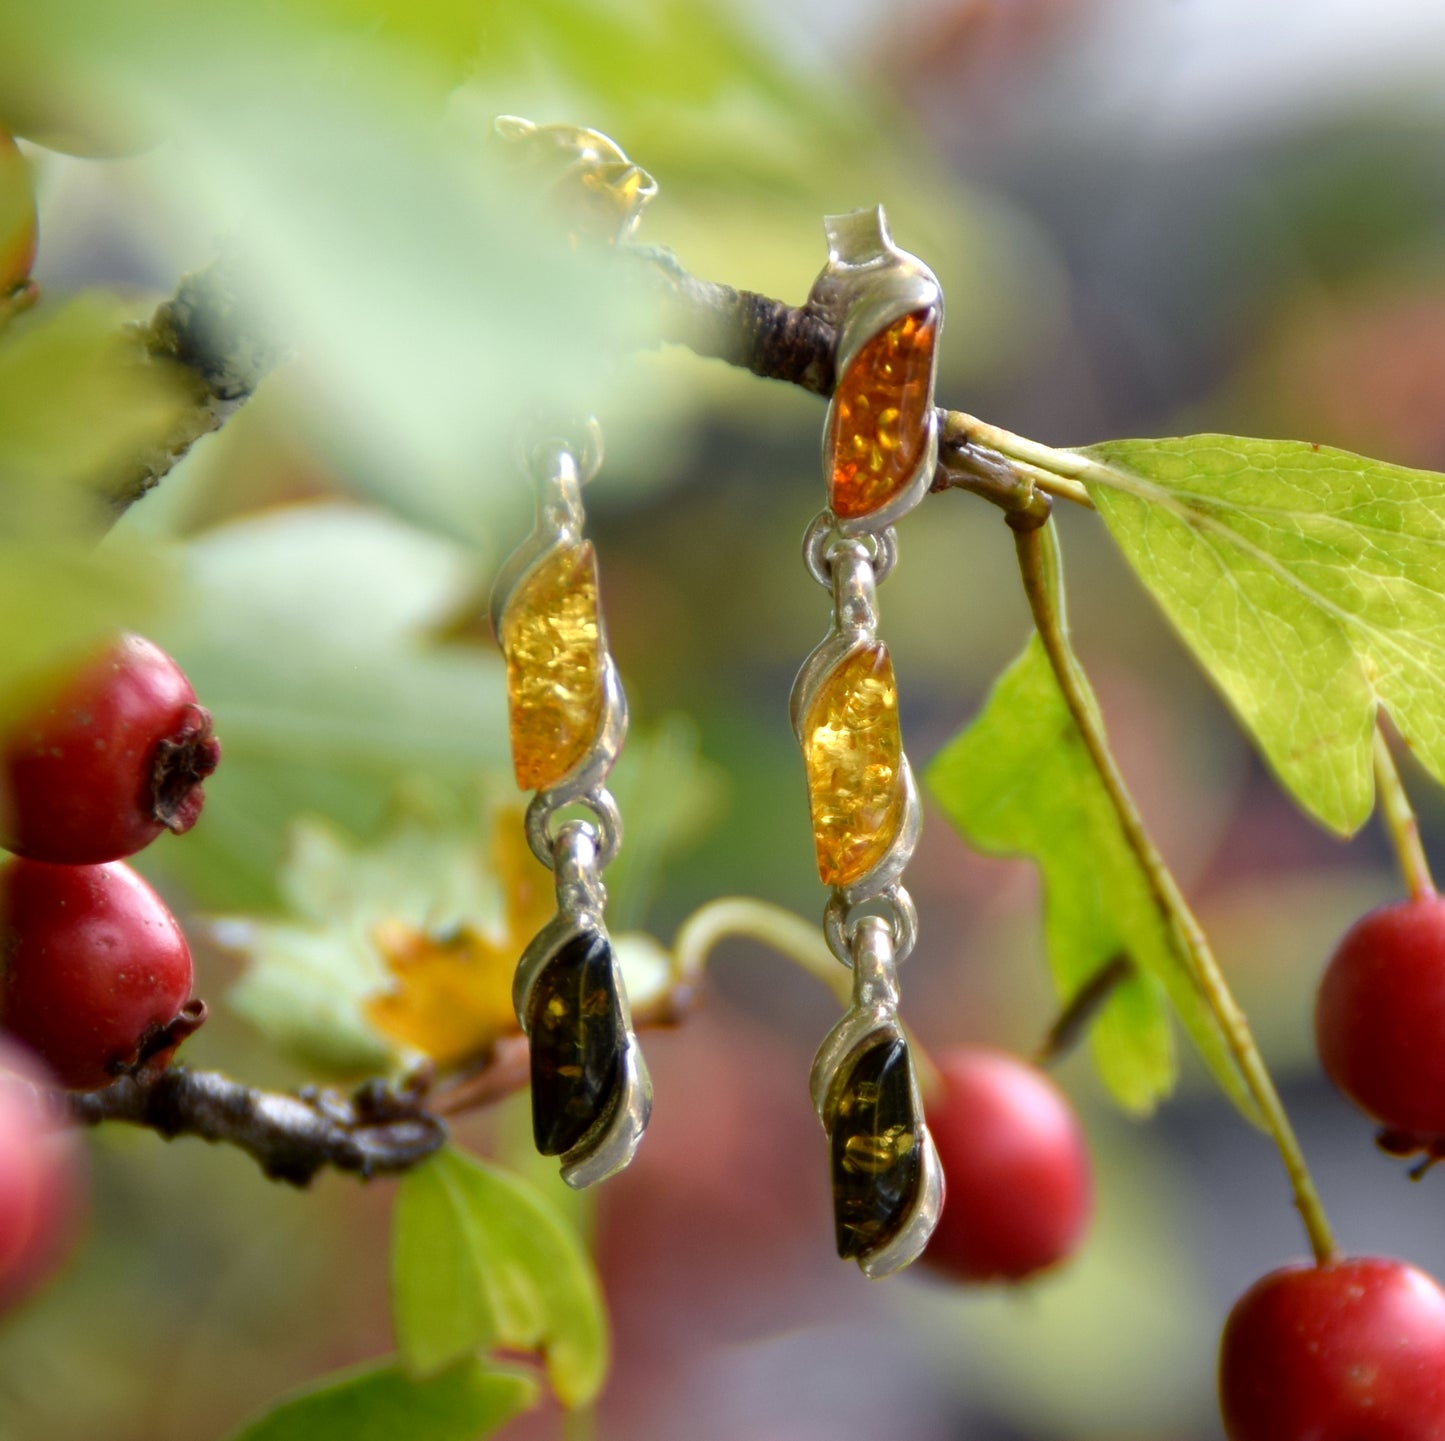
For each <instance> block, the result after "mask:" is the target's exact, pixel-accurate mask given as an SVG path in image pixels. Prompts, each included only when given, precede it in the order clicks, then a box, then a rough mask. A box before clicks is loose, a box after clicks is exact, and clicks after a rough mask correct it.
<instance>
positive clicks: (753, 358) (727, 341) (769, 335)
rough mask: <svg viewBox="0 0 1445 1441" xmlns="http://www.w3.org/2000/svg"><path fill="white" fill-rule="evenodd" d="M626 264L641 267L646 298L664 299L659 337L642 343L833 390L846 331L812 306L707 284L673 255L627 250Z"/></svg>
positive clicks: (638, 275) (819, 390)
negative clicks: (675, 347) (682, 348)
mask: <svg viewBox="0 0 1445 1441" xmlns="http://www.w3.org/2000/svg"><path fill="white" fill-rule="evenodd" d="M619 259H620V260H622V261H623V263H625V264H630V265H632V266H634V267H636V268H635V270H634V272H633V279H634V280H635V281H636V283H637V284H638V286H639V288H640V289H641V290H642V292H643V293H644V295H645V296H646V297H648V298H650V299H652V300H655V301H657V302H659V305H658V306H657V307H655V308H654V307H644V309H645V310H648V309H652V310H654V313H656V314H658V315H659V316H660V319H661V325H660V329H659V331H658V333H657V334H656V335H654V336H640V337H638V340H639V343H641V344H649V343H650V344H656V343H657V342H659V341H664V342H667V343H669V344H672V345H683V346H686V347H687V349H689V350H691V351H692V352H694V354H697V355H701V356H705V357H708V358H711V359H714V360H723V361H726V362H727V363H728V364H729V365H736V366H738V367H740V368H741V369H743V370H750V371H751V372H752V373H753V374H754V375H758V376H761V377H762V378H763V379H764V380H781V381H783V382H785V383H786V384H788V385H797V386H801V387H802V389H804V390H806V391H809V392H811V393H812V394H813V395H821V396H823V397H825V398H826V397H827V396H830V395H832V393H833V385H834V379H835V377H834V371H833V357H834V355H835V354H836V353H837V348H838V332H837V330H836V329H835V328H834V327H833V326H832V325H830V324H829V323H828V322H827V321H825V320H824V319H822V317H821V316H819V315H818V314H816V313H815V312H814V311H812V310H810V309H809V308H808V307H807V306H801V307H796V308H795V307H793V306H790V305H785V304H784V303H783V302H782V301H781V300H771V299H769V298H768V297H767V296H766V295H758V294H756V293H754V292H753V291H751V290H734V289H733V288H732V286H730V285H720V284H718V283H717V282H716V281H712V280H702V279H700V278H699V277H698V276H696V275H693V274H691V273H690V272H689V271H688V270H686V269H685V268H684V267H683V265H682V264H681V262H680V261H679V260H678V259H677V257H676V256H675V255H673V254H672V253H671V252H670V251H667V250H660V249H656V248H653V247H643V246H632V247H625V248H624V249H623V250H622V251H621V252H620V253H619Z"/></svg>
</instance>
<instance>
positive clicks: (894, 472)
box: [828, 310, 938, 520]
mask: <svg viewBox="0 0 1445 1441" xmlns="http://www.w3.org/2000/svg"><path fill="white" fill-rule="evenodd" d="M937 338H938V325H937V322H936V320H935V316H934V312H933V311H932V310H915V311H913V312H912V313H911V314H909V315H905V316H904V317H903V318H902V319H901V320H895V321H894V322H893V324H892V325H890V326H889V327H888V328H887V330H880V331H879V332H878V334H877V335H875V336H874V337H873V339H872V340H870V341H869V342H868V343H867V344H866V345H865V346H864V347H863V348H862V349H861V350H860V351H859V352H858V354H857V355H856V356H854V358H853V363H852V364H851V365H850V366H849V367H848V369H847V371H846V373H845V374H844V376H843V378H842V380H840V381H839V383H838V389H837V391H836V393H835V394H834V396H833V412H832V414H833V421H832V427H831V429H830V431H829V434H828V457H829V471H830V478H829V483H828V494H829V504H830V505H831V506H832V508H833V514H834V515H836V516H838V517H839V519H841V520H852V519H856V518H857V517H859V516H864V515H872V514H873V512H874V511H876V510H881V509H882V507H883V506H885V505H887V504H888V502H889V501H890V500H892V499H893V497H894V496H895V495H897V494H898V493H899V491H901V490H905V489H906V488H907V486H908V482H909V481H910V480H911V479H912V477H913V472H914V471H915V470H916V469H917V468H918V462H919V460H920V459H922V456H923V447H924V443H925V441H926V440H927V438H928V398H929V397H928V392H929V381H930V379H931V377H932V374H933V347H934V342H935V341H936V340H937Z"/></svg>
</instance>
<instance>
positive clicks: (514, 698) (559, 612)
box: [501, 541, 603, 791]
mask: <svg viewBox="0 0 1445 1441" xmlns="http://www.w3.org/2000/svg"><path fill="white" fill-rule="evenodd" d="M501 643H502V653H503V654H504V655H505V656H506V658H507V699H508V701H509V703H510V709H511V722H512V765H513V768H514V769H515V771H516V773H517V784H518V785H519V786H520V787H521V788H522V789H523V790H524V791H531V790H545V789H546V788H547V787H548V786H553V785H556V784H557V782H558V781H560V780H561V779H562V778H563V776H565V775H566V774H567V773H568V772H569V771H571V770H572V769H573V767H575V766H576V765H577V763H578V762H579V761H581V760H582V759H583V757H584V756H585V755H586V754H587V752H588V750H589V749H590V748H591V746H592V742H593V740H594V739H595V738H596V736H597V732H598V729H599V728H600V726H601V724H602V660H603V650H602V634H601V627H600V625H599V624H598V619H597V558H596V556H595V555H594V554H593V551H592V545H591V543H590V542H589V541H582V542H580V543H579V544H577V545H574V546H568V547H565V548H564V549H561V550H558V551H555V552H554V553H553V554H551V555H549V556H547V558H546V559H545V560H543V561H542V562H541V563H540V564H539V565H537V566H536V567H535V568H534V569H533V570H532V571H531V572H530V573H529V574H528V575H527V576H526V577H525V578H524V579H523V580H522V582H521V584H520V585H518V587H517V589H516V590H515V591H514V592H513V593H512V595H511V597H510V599H509V600H508V601H507V608H506V610H505V612H504V613H503V615H502V634H501Z"/></svg>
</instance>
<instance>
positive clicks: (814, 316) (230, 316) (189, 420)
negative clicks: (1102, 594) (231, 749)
mask: <svg viewBox="0 0 1445 1441" xmlns="http://www.w3.org/2000/svg"><path fill="white" fill-rule="evenodd" d="M617 262H618V264H619V265H620V266H623V267H626V271H625V275H626V279H627V281H628V283H630V284H632V285H633V286H635V287H636V289H637V291H638V293H639V297H640V299H641V300H642V301H643V302H644V303H642V304H640V305H639V306H638V313H639V314H643V315H647V316H648V317H649V318H650V322H651V323H652V324H654V325H655V327H656V328H655V329H649V330H648V331H646V332H639V333H637V334H635V335H632V336H630V337H628V339H629V340H630V341H631V343H633V344H635V345H638V346H640V347H641V346H655V345H659V344H673V345H682V346H685V347H686V348H687V349H689V350H691V351H693V352H694V353H695V354H697V355H700V356H704V357H706V358H710V359H716V360H721V361H724V362H725V363H727V364H728V365H734V366H737V367H739V368H740V369H743V370H747V371H750V372H751V373H752V374H754V375H757V376H760V377H762V378H763V379H764V380H778V381H782V382H783V383H784V384H787V385H796V386H798V387H800V388H801V389H803V390H806V391H808V392H809V393H810V394H812V395H818V396H822V397H824V398H825V399H826V398H827V397H828V396H830V395H832V393H833V386H834V384H835V381H836V375H835V371H834V363H833V362H834V356H835V353H836V350H837V344H838V332H837V330H836V328H835V327H834V326H833V325H832V324H830V323H829V322H828V321H827V320H825V319H823V318H822V316H820V315H819V314H818V313H817V312H816V311H815V310H813V309H812V308H811V307H810V306H808V305H802V306H791V305H787V304H785V303H784V302H783V301H781V300H773V299H771V298H770V297H768V296H766V295H759V294H757V293H755V292H753V291H750V290H735V289H734V288H733V287H732V286H730V285H722V284H720V283H718V282H717V281H712V280H704V279H702V278H701V277H699V276H696V275H693V274H692V273H691V272H690V271H688V270H687V269H686V268H685V267H684V266H683V265H682V264H681V263H680V262H679V261H678V259H677V258H676V256H674V255H673V254H672V253H671V252H670V251H666V250H661V249H657V248H655V247H647V246H623V247H621V248H620V249H619V251H618V253H617ZM241 275H242V271H241V267H240V265H239V263H238V262H237V261H236V259H235V258H234V257H223V258H222V259H221V260H218V261H217V262H216V263H215V264H213V265H211V266H210V267H208V268H207V269H205V270H203V271H199V272H197V273H196V274H194V275H189V276H187V277H185V279H183V280H182V281H181V284H180V286H179V287H178V288H177V290H176V293H175V295H174V296H173V297H172V298H171V299H170V300H168V301H166V302H165V303H164V304H163V305H161V306H160V308H159V309H158V310H157V311H156V313H155V315H154V317H153V318H152V319H151V322H150V324H149V325H148V326H146V327H145V328H144V329H143V330H142V331H141V332H139V337H138V338H139V342H140V344H139V352H140V354H139V359H140V360H141V362H142V363H149V364H156V363H171V364H176V365H179V366H180V367H182V368H183V370H184V372H185V374H186V378H187V380H188V382H189V384H190V386H191V390H192V395H191V404H190V405H189V406H188V407H187V408H186V410H185V413H184V414H183V416H182V418H181V420H180V422H179V423H178V425H177V426H176V428H175V430H174V431H172V432H171V434H169V435H167V436H165V437H163V438H162V439H161V440H160V441H159V442H158V443H157V444H156V445H155V446H153V447H152V448H150V449H149V450H148V451H147V452H145V453H144V454H142V455H140V456H138V457H136V459H135V460H134V462H133V463H132V464H131V466H130V467H129V468H128V469H127V470H126V471H125V472H123V473H122V474H120V475H118V476H117V477H116V478H115V480H114V482H113V484H112V485H111V487H110V493H111V497H112V501H113V504H114V507H115V511H116V514H120V513H121V512H122V511H124V510H125V509H126V507H127V506H129V505H132V504H133V503H134V502H135V501H137V500H139V499H140V498H141V496H143V495H144V494H145V493H146V492H147V491H148V490H150V489H151V488H152V487H153V486H155V485H156V484H157V483H158V482H159V481H160V480H161V479H162V477H164V476H165V475H166V473H167V472H168V471H169V470H170V469H171V468H172V467H173V466H174V465H175V464H176V463H177V462H178V461H179V460H180V459H181V457H182V456H184V455H185V454H186V452H187V451H188V450H189V449H190V448H191V446H192V445H194V444H195V442H196V441H197V440H199V439H200V438H201V437H202V436H203V435H206V434H208V433H209V432H211V431H213V430H218V429H219V428H220V427H221V426H222V425H223V424H224V423H225V421H226V420H227V419H228V418H229V417H230V416H231V415H232V414H234V413H235V411H236V410H237V409H238V408H239V407H240V406H241V405H243V404H244V403H245V402H246V400H248V399H249V398H250V396H251V395H252V394H253V393H254V391H255V389H256V387H257V386H258V385H259V384H260V382H261V381H262V380H263V379H264V378H265V376H266V375H267V374H268V373H269V372H270V371H271V370H272V369H274V367H275V366H276V365H277V364H278V363H279V362H280V361H281V360H282V359H283V358H284V356H285V354H286V347H285V344H284V342H283V341H282V339H281V338H280V331H279V328H273V327H272V326H271V325H270V324H269V323H268V322H266V321H264V320H263V319H260V318H258V317H259V311H258V309H257V306H256V305H255V303H254V297H253V295H252V294H251V292H250V290H249V289H248V288H247V287H246V286H244V285H243V283H242V279H241ZM647 302H653V303H647ZM939 433H940V447H939V462H938V472H937V475H936V476H935V478H934V482H933V487H932V488H933V489H934V490H935V491H940V490H966V491H969V492H971V493H972V494H974V495H978V496H981V497H982V498H983V499H984V500H987V501H989V502H991V503H992V504H994V505H997V506H999V507H1000V508H1001V509H1002V510H1004V511H1006V512H1008V513H1010V514H1012V513H1016V512H1019V511H1023V512H1024V513H1026V514H1029V515H1033V516H1036V517H1038V518H1043V517H1045V516H1046V515H1047V506H1048V496H1049V495H1054V496H1060V497H1062V498H1064V499H1066V500H1070V501H1073V502H1075V503H1076V504H1079V505H1084V506H1088V505H1091V502H1090V500H1089V497H1088V494H1087V493H1086V492H1085V490H1084V487H1083V486H1082V485H1081V484H1080V483H1079V481H1078V479H1077V476H1078V474H1079V473H1081V472H1080V467H1082V466H1084V465H1085V464H1086V462H1085V461H1084V460H1083V459H1082V457H1079V456H1075V455H1073V454H1072V453H1071V452H1069V451H1060V450H1053V449H1051V448H1050V447H1048V446H1045V445H1039V444H1038V443H1037V442H1035V441H1030V440H1026V439H1025V438H1023V437H1021V436H1015V435H1013V434H1012V433H1011V432H1009V431H1006V430H1001V429H999V428H998V427H996V426H991V425H988V424H987V423H986V422H984V421H980V420H977V419H976V418H975V417H973V416H969V415H965V414H963V413H962V412H960V411H953V410H946V409H940V411H939Z"/></svg>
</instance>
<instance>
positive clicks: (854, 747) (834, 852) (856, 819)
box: [803, 641, 906, 886]
mask: <svg viewBox="0 0 1445 1441" xmlns="http://www.w3.org/2000/svg"><path fill="white" fill-rule="evenodd" d="M803 761H804V764H805V766H806V767H807V772H808V804H809V806H810V808H811V810H812V814H813V844H814V845H815V846H816V848H817V851H818V874H819V876H821V877H822V879H823V882H824V884H825V885H830V886H851V885H852V884H853V883H854V882H855V881H858V880H861V879H862V877H864V876H866V875H867V874H868V872H869V871H871V870H872V869H873V867H874V866H875V865H877V864H878V862H879V861H880V860H881V859H882V858H883V856H884V855H886V854H887V852H888V848H889V847H890V846H891V845H892V844H893V839H894V837H895V836H896V835H897V834H898V830H899V828H900V827H901V825H902V824H903V817H904V808H905V805H906V794H905V791H904V786H903V740H902V737H901V736H900V734H899V730H898V691H897V688H896V686H895V685H894V681H893V662H892V661H891V660H890V659H889V657H888V648H887V646H885V645H884V644H883V643H882V642H881V641H874V642H873V643H872V644H871V645H866V646H863V647H862V648H861V649H859V650H856V651H853V652H852V653H851V654H850V655H848V656H847V657H845V659H844V660H843V662H842V664H840V665H839V666H838V667H837V668H836V669H834V670H833V672H832V673H831V674H830V675H829V676H828V677H827V678H826V679H825V680H824V682H823V685H822V687H821V688H820V690H819V691H818V694H817V696H816V697H815V698H814V700H813V703H812V705H811V706H809V707H808V713H807V715H806V716H805V718H804V721H803Z"/></svg>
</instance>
